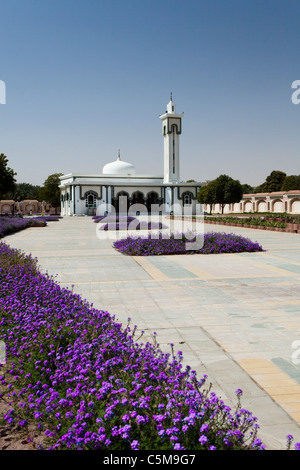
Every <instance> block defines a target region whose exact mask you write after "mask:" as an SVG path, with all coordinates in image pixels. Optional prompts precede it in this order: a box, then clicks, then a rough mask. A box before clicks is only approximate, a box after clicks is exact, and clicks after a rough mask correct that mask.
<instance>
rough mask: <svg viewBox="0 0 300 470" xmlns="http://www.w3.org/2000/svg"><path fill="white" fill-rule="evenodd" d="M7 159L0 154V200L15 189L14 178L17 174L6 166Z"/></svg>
mask: <svg viewBox="0 0 300 470" xmlns="http://www.w3.org/2000/svg"><path fill="white" fill-rule="evenodd" d="M7 164H8V159H7V157H6V156H5V155H4V153H1V155H0V199H2V198H3V196H4V195H5V194H7V193H8V192H10V191H13V190H14V189H15V185H16V180H15V176H16V174H17V173H15V172H14V170H12V169H11V168H9V167H8V166H7Z"/></svg>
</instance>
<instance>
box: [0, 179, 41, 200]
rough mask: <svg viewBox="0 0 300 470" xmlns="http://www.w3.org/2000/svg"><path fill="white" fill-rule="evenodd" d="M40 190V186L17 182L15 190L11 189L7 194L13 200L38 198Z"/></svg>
mask: <svg viewBox="0 0 300 470" xmlns="http://www.w3.org/2000/svg"><path fill="white" fill-rule="evenodd" d="M39 190H40V186H34V185H33V184H30V183H17V184H16V187H15V189H14V191H10V192H9V193H7V194H6V195H5V196H6V198H7V199H12V200H13V201H24V200H25V199H31V200H38V196H39Z"/></svg>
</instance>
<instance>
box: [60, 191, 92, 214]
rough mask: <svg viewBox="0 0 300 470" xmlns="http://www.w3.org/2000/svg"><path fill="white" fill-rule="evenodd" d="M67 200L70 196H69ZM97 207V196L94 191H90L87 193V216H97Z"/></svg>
mask: <svg viewBox="0 0 300 470" xmlns="http://www.w3.org/2000/svg"><path fill="white" fill-rule="evenodd" d="M67 199H69V195H68V194H67ZM96 205H97V194H96V193H95V192H94V191H88V192H86V193H85V208H86V213H87V215H95V213H96Z"/></svg>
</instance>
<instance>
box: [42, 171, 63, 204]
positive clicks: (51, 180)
mask: <svg viewBox="0 0 300 470" xmlns="http://www.w3.org/2000/svg"><path fill="white" fill-rule="evenodd" d="M60 176H62V173H54V174H52V175H50V176H48V178H47V179H46V181H45V182H44V186H43V187H42V188H41V189H40V190H39V200H40V201H42V200H45V201H46V202H48V203H49V204H51V206H52V207H55V208H56V207H58V206H59V205H60V189H59V184H60V179H59V177H60Z"/></svg>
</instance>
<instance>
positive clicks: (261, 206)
mask: <svg viewBox="0 0 300 470" xmlns="http://www.w3.org/2000/svg"><path fill="white" fill-rule="evenodd" d="M256 207H257V209H256V210H257V212H267V204H266V201H264V200H260V201H257V206H256Z"/></svg>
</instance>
